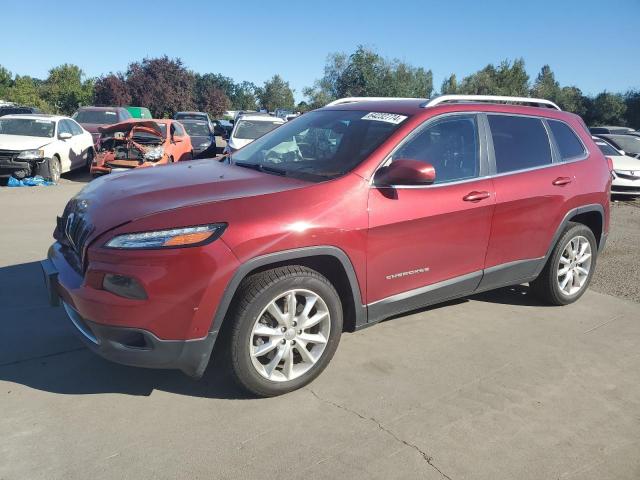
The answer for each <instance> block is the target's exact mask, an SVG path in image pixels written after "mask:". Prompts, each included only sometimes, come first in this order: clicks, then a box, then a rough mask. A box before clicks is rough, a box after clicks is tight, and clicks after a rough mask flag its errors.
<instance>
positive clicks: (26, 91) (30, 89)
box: [6, 76, 53, 113]
mask: <svg viewBox="0 0 640 480" xmlns="http://www.w3.org/2000/svg"><path fill="white" fill-rule="evenodd" d="M6 99H7V100H8V101H10V102H15V103H18V104H20V105H29V106H33V107H38V108H39V109H40V110H42V111H43V112H45V113H49V112H52V111H53V109H52V108H51V106H50V105H49V104H48V103H47V102H46V101H45V100H44V98H43V92H42V81H40V80H36V79H34V78H31V77H28V76H23V77H21V76H16V78H15V79H14V80H13V82H12V85H11V87H10V88H9V89H8V91H7V95H6Z"/></svg>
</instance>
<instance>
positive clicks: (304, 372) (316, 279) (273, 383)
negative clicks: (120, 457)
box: [227, 266, 342, 397]
mask: <svg viewBox="0 0 640 480" xmlns="http://www.w3.org/2000/svg"><path fill="white" fill-rule="evenodd" d="M227 321H228V322H232V323H231V334H230V337H229V342H230V343H229V345H228V350H229V354H230V361H231V367H232V370H233V373H234V377H235V379H236V380H237V382H238V383H239V384H240V385H241V386H242V387H244V388H245V389H247V390H248V391H250V392H252V393H254V394H256V395H259V396H265V397H269V396H274V395H280V394H283V393H287V392H290V391H292V390H295V389H298V388H300V387H302V386H304V385H306V384H307V383H309V382H311V381H312V380H313V379H314V378H315V377H317V376H318V375H319V374H320V373H321V372H322V370H324V368H325V367H326V366H327V364H328V363H329V361H330V360H331V358H332V357H333V354H334V353H335V351H336V349H337V347H338V343H339V341H340V335H341V334H342V305H341V302H340V297H339V296H338V294H337V292H336V290H335V288H334V287H333V285H332V284H331V283H330V282H329V280H327V279H326V278H325V277H324V276H322V275H321V274H320V273H318V272H316V271H315V270H311V269H309V268H306V267H302V266H287V267H281V268H276V269H273V270H268V271H265V272H261V273H258V274H256V275H253V276H251V277H249V278H248V279H247V280H245V281H244V282H243V284H242V286H241V287H240V291H239V297H238V302H237V306H236V308H235V310H234V314H233V318H229V319H228V320H227Z"/></svg>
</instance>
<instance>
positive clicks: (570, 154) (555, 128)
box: [547, 120, 586, 160]
mask: <svg viewBox="0 0 640 480" xmlns="http://www.w3.org/2000/svg"><path fill="white" fill-rule="evenodd" d="M547 122H548V123H549V128H551V133H553V137H554V138H555V140H556V144H557V145H558V150H560V158H562V160H571V159H573V158H578V157H582V156H584V154H585V153H586V152H585V149H584V146H583V145H582V142H580V140H579V139H578V137H577V135H576V134H575V133H573V130H571V127H569V125H567V124H566V123H563V122H558V121H555V120H547Z"/></svg>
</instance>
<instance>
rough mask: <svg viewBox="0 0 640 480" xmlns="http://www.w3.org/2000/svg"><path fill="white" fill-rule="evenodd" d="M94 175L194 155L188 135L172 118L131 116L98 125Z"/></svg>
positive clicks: (155, 164)
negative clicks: (108, 123) (151, 118)
mask: <svg viewBox="0 0 640 480" xmlns="http://www.w3.org/2000/svg"><path fill="white" fill-rule="evenodd" d="M99 132H100V139H99V140H98V149H97V153H96V156H95V158H94V160H93V162H92V164H91V174H92V175H94V176H99V175H104V174H106V173H111V172H118V171H125V170H130V169H132V168H144V167H155V166H158V165H167V164H169V163H174V162H178V161H181V160H190V159H192V158H193V147H192V146H191V138H190V137H189V135H187V133H186V131H185V129H184V127H183V126H182V125H181V124H180V122H177V121H175V120H169V119H167V120H164V119H163V120H142V119H132V120H127V121H125V122H120V123H116V124H114V125H107V126H104V127H100V128H99Z"/></svg>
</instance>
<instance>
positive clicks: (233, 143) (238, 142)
mask: <svg viewBox="0 0 640 480" xmlns="http://www.w3.org/2000/svg"><path fill="white" fill-rule="evenodd" d="M251 142H253V140H252V139H250V138H233V137H232V138H230V139H229V147H231V148H233V149H234V150H240V149H241V148H242V147H244V146H245V145H249V144H250V143H251Z"/></svg>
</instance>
